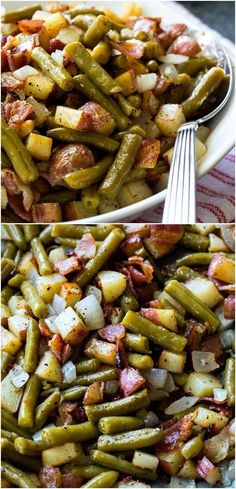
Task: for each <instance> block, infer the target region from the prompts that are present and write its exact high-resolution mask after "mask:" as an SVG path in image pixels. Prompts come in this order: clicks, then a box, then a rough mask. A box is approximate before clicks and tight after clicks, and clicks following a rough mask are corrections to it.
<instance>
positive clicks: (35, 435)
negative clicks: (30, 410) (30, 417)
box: [32, 423, 55, 441]
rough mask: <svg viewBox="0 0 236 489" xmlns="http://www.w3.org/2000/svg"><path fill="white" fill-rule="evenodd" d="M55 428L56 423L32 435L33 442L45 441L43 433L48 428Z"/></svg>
mask: <svg viewBox="0 0 236 489" xmlns="http://www.w3.org/2000/svg"><path fill="white" fill-rule="evenodd" d="M54 427H55V424H54V423H50V424H47V426H44V428H42V429H41V430H39V431H36V432H35V433H33V435H32V438H33V440H34V441H38V440H42V439H43V436H42V435H43V431H44V430H46V429H47V428H54Z"/></svg>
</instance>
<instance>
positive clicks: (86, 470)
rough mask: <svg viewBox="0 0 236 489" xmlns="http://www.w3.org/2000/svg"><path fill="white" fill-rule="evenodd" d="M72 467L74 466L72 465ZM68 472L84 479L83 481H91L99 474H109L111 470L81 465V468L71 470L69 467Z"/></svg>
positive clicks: (75, 467)
mask: <svg viewBox="0 0 236 489" xmlns="http://www.w3.org/2000/svg"><path fill="white" fill-rule="evenodd" d="M70 465H71V466H72V464H70ZM67 470H68V471H69V472H72V473H73V474H76V475H78V476H80V477H82V479H85V480H90V479H92V478H93V477H96V476H97V475H99V474H102V473H104V472H107V471H108V470H109V469H105V467H101V466H99V465H81V466H79V467H77V466H72V467H71V468H70V467H68V469H67Z"/></svg>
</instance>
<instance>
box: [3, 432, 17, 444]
mask: <svg viewBox="0 0 236 489" xmlns="http://www.w3.org/2000/svg"><path fill="white" fill-rule="evenodd" d="M1 438H6V439H7V440H9V441H11V442H14V441H15V439H16V438H17V434H16V433H14V431H7V430H1Z"/></svg>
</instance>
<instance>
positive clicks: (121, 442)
mask: <svg viewBox="0 0 236 489" xmlns="http://www.w3.org/2000/svg"><path fill="white" fill-rule="evenodd" d="M163 435H164V432H163V430H160V429H158V428H143V429H141V430H135V431H128V432H127V433H119V434H118V435H112V436H110V435H101V436H99V438H98V450H102V451H103V452H117V451H119V450H136V449H137V448H144V447H150V446H152V445H154V444H155V443H158V442H159V441H160V440H161V439H162V438H163Z"/></svg>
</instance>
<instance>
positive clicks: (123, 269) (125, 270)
mask: <svg viewBox="0 0 236 489" xmlns="http://www.w3.org/2000/svg"><path fill="white" fill-rule="evenodd" d="M116 268H117V270H118V272H120V273H123V275H125V276H126V278H127V283H126V286H127V289H128V290H129V291H130V292H131V294H133V295H134V297H137V294H136V291H135V288H134V284H133V280H132V277H131V273H130V270H128V268H127V267H125V266H124V265H120V264H118V265H117V266H116Z"/></svg>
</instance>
